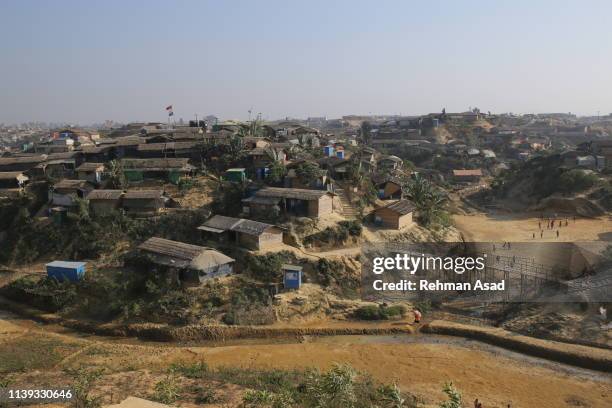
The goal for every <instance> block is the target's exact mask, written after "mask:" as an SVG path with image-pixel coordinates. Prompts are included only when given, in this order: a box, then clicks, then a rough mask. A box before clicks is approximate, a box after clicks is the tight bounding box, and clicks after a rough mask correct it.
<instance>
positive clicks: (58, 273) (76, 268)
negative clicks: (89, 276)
mask: <svg viewBox="0 0 612 408" xmlns="http://www.w3.org/2000/svg"><path fill="white" fill-rule="evenodd" d="M86 265H87V263H86V262H67V261H53V262H51V263H48V264H47V265H46V267H47V276H48V277H50V278H55V279H57V280H58V281H60V282H63V281H64V279H68V280H69V281H71V282H77V281H79V280H81V279H83V276H85V266H86Z"/></svg>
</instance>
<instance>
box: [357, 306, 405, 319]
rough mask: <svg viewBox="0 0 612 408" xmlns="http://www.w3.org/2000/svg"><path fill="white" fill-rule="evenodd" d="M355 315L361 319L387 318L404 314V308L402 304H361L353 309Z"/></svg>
mask: <svg viewBox="0 0 612 408" xmlns="http://www.w3.org/2000/svg"><path fill="white" fill-rule="evenodd" d="M354 315H355V317H356V318H358V319H361V320H388V319H392V318H397V317H404V316H405V315H406V308H405V307H404V306H403V305H397V306H384V305H380V306H374V305H369V306H362V307H360V308H359V309H357V310H355V313H354Z"/></svg>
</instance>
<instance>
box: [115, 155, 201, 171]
mask: <svg viewBox="0 0 612 408" xmlns="http://www.w3.org/2000/svg"><path fill="white" fill-rule="evenodd" d="M121 163H122V165H123V168H124V169H126V170H173V169H180V170H183V169H185V170H189V169H191V168H192V166H191V165H190V164H189V159H182V158H181V159H177V158H169V159H123V160H121Z"/></svg>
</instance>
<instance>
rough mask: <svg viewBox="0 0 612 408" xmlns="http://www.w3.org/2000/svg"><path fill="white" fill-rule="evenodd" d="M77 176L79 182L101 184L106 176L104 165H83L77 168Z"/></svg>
mask: <svg viewBox="0 0 612 408" xmlns="http://www.w3.org/2000/svg"><path fill="white" fill-rule="evenodd" d="M76 174H77V178H78V179H79V180H87V181H89V182H90V183H93V184H100V183H101V182H102V176H103V174H104V163H83V164H81V165H80V166H79V167H77V169H76Z"/></svg>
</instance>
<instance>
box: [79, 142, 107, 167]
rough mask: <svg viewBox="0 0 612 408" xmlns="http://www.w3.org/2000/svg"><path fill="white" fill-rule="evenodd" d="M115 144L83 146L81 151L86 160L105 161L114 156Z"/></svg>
mask: <svg viewBox="0 0 612 408" xmlns="http://www.w3.org/2000/svg"><path fill="white" fill-rule="evenodd" d="M113 146H114V145H101V146H81V148H80V152H81V154H82V155H83V159H84V161H86V162H95V163H105V162H107V161H109V160H111V159H113V158H114V155H113V153H112V149H113Z"/></svg>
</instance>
